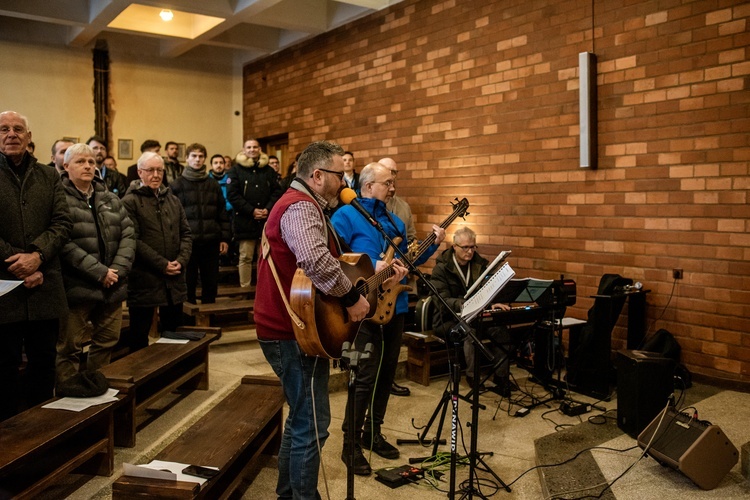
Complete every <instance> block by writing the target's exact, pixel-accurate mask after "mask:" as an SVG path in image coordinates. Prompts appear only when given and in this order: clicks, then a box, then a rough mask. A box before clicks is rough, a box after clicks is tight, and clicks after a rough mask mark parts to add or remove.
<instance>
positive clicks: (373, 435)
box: [331, 163, 445, 476]
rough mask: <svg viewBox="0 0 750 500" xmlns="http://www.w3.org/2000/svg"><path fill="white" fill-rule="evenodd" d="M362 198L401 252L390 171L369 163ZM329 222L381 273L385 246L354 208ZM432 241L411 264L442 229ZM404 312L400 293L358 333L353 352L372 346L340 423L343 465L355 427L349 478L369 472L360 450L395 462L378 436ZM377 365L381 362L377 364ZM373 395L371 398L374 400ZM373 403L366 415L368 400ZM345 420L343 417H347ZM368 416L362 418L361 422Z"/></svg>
mask: <svg viewBox="0 0 750 500" xmlns="http://www.w3.org/2000/svg"><path fill="white" fill-rule="evenodd" d="M359 183H360V190H361V193H362V198H360V199H359V200H358V201H359V203H360V204H361V205H362V206H363V207H364V209H365V210H367V211H368V212H369V213H370V214H371V215H372V216H373V218H375V219H376V220H377V221H378V222H379V223H380V225H381V226H382V227H383V229H384V231H385V232H386V233H387V234H388V236H389V237H390V238H391V239H393V238H396V237H399V238H401V240H402V241H401V243H400V244H399V248H400V249H401V251H402V252H404V253H406V251H407V248H406V227H405V225H404V222H403V221H402V220H401V219H400V218H399V217H398V215H396V214H394V213H391V212H389V211H388V210H387V209H386V204H387V203H388V201H389V200H390V199H391V198H392V197H393V195H394V194H395V192H396V187H395V181H394V179H393V174H392V173H391V171H390V170H389V169H388V168H387V167H385V166H384V165H381V164H380V163H370V164H369V165H367V166H366V167H365V168H364V169H362V172H361V173H360V175H359ZM331 222H332V223H333V227H334V228H335V229H336V232H337V233H338V234H339V236H341V239H342V240H344V241H345V242H346V243H347V244H348V245H349V248H351V249H352V251H353V252H357V253H365V254H367V255H368V256H369V257H370V259H371V260H372V263H373V267H374V268H375V270H376V271H380V270H381V269H383V268H384V267H386V266H387V265H388V263H387V262H386V261H385V260H384V253H385V252H386V251H387V249H388V242H387V241H386V239H385V238H384V237H383V235H382V234H381V233H380V232H379V231H378V230H376V229H375V228H374V227H373V226H372V225H371V224H370V223H369V222H368V221H367V220H366V219H365V218H364V217H363V216H362V214H360V213H359V212H358V211H357V210H356V209H355V208H354V207H353V206H351V205H347V206H344V207H341V208H340V209H339V210H338V211H336V213H335V214H334V215H333V217H332V219H331ZM432 230H433V232H434V233H435V236H436V240H435V243H434V244H433V245H431V246H430V247H429V248H428V249H427V250H426V251H425V252H424V253H423V254H422V255H421V256H420V257H419V258H417V259H416V262H415V263H414V264H416V265H420V264H422V263H423V262H425V261H426V260H427V259H428V258H429V257H430V256H431V255H432V254H433V253H434V252H435V251H436V250H437V249H438V246H439V245H440V243H441V242H442V241H443V238H445V229H443V228H442V227H440V226H432ZM393 269H394V271H395V274H396V275H397V276H398V278H399V279H403V280H404V281H402V282H405V277H406V272H407V269H406V268H405V267H404V266H403V265H402V264H401V263H400V261H399V260H398V259H394V260H393ZM407 310H408V298H407V292H401V293H399V294H398V297H397V299H396V307H395V314H394V315H393V318H392V319H391V320H390V321H389V322H388V323H387V324H385V325H382V326H379V325H376V324H374V323H371V322H369V321H365V322H364V323H362V326H361V328H360V331H359V333H358V334H357V337H356V339H355V340H354V343H355V346H356V348H357V350H359V351H362V350H363V349H364V347H365V345H366V344H368V343H372V344H373V346H374V352H373V354H372V355H371V356H370V358H368V359H364V360H362V361H360V365H359V373H358V374H357V381H356V395H355V398H354V401H348V402H347V406H348V405H349V404H354V422H349V420H348V418H345V419H344V425H343V428H344V429H343V430H344V452H343V454H342V459H343V461H344V462H345V463H347V462H348V460H347V458H349V457H348V449H349V448H348V446H347V445H348V444H349V443H348V435H347V429H349V426H350V425H353V426H354V434H355V439H357V438H358V441H359V442H356V441H355V443H354V444H355V450H354V455H353V456H352V457H351V460H352V464H353V466H354V473H355V474H358V475H361V476H367V475H369V474H370V473H371V472H372V471H371V467H370V464H369V462H368V461H367V459H366V458H365V456H364V454H363V452H362V448H367V449H369V450H372V451H374V452H375V453H376V454H378V455H380V456H381V457H383V458H386V459H389V460H394V459H396V458H398V457H399V451H398V449H397V448H396V447H394V446H393V445H392V444H390V443H389V442H388V441H387V440H386V438H385V436H384V435H383V434H382V433H381V432H380V429H381V426H382V424H383V421H384V419H385V412H386V407H387V406H388V399H389V396H390V394H391V385H392V384H393V378H394V376H395V374H396V367H397V365H398V355H399V352H400V350H401V337H402V334H403V332H404V316H405V314H406V312H407ZM381 360H382V361H381ZM373 394H374V395H373ZM371 400H372V401H373V403H372V406H371V407H370V409H369V411H367V409H368V406H369V403H370V401H371ZM347 415H348V412H347ZM365 417H367V418H365Z"/></svg>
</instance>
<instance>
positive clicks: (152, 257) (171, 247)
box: [122, 151, 193, 352]
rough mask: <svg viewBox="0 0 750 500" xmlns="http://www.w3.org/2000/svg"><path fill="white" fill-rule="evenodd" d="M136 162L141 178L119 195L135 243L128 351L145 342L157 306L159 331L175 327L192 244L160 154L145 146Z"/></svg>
mask: <svg viewBox="0 0 750 500" xmlns="http://www.w3.org/2000/svg"><path fill="white" fill-rule="evenodd" d="M137 166H138V176H139V177H140V181H139V182H138V181H134V182H133V184H131V186H130V189H128V194H126V195H125V197H124V198H123V199H122V203H123V204H124V205H125V208H126V209H127V211H128V215H129V216H130V219H131V220H132V221H133V227H134V229H135V239H136V243H137V244H136V253H135V262H133V269H132V270H131V271H130V278H129V281H128V310H129V311H130V332H129V338H128V344H129V346H130V351H131V352H133V351H137V350H138V349H142V348H144V347H146V346H148V332H149V330H150V329H151V321H152V319H153V317H154V311H155V310H156V308H157V307H158V308H159V324H160V331H166V330H169V331H175V329H176V328H177V327H178V326H181V325H182V323H183V320H182V303H183V302H185V300H186V299H187V284H186V282H185V272H184V271H185V267H186V266H187V263H188V261H189V260H190V253H191V251H192V244H193V240H192V236H191V233H190V225H189V224H188V220H187V217H186V216H185V210H184V209H183V208H182V204H181V203H180V200H179V199H178V198H177V197H176V196H175V195H174V194H172V192H171V191H170V190H169V188H167V187H166V186H164V185H163V184H162V180H163V178H164V160H163V159H162V157H161V156H159V154H158V153H155V152H153V151H146V152H145V153H143V154H142V155H141V157H140V158H138V163H137Z"/></svg>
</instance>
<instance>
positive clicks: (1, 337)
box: [0, 319, 60, 421]
mask: <svg viewBox="0 0 750 500" xmlns="http://www.w3.org/2000/svg"><path fill="white" fill-rule="evenodd" d="M0 330H1V331H2V333H0V380H2V383H1V384H0V421H2V420H5V419H7V418H10V417H12V416H13V415H15V414H17V413H18V412H19V411H20V410H21V409H23V408H27V407H32V406H35V405H38V404H39V403H42V402H44V401H47V400H48V399H50V398H51V397H52V396H53V391H54V388H55V357H56V356H57V349H56V347H55V346H56V345H57V336H58V334H59V330H60V325H59V321H58V320H57V319H49V320H42V321H22V322H18V323H7V324H4V325H0ZM24 351H25V352H26V360H27V363H26V368H25V369H24V374H23V377H21V374H20V373H19V371H18V369H19V367H20V366H21V362H22V359H23V358H22V353H23V352H24Z"/></svg>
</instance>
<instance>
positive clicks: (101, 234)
mask: <svg viewBox="0 0 750 500" xmlns="http://www.w3.org/2000/svg"><path fill="white" fill-rule="evenodd" d="M61 180H62V183H63V187H64V188H65V196H66V198H67V200H68V207H69V209H70V217H71V219H72V221H73V230H72V231H71V233H70V241H69V242H68V243H66V244H65V246H64V247H63V248H62V250H61V251H60V260H61V262H62V272H63V280H64V282H65V294H66V296H67V298H68V305H70V306H75V305H80V304H87V303H95V302H104V303H107V304H114V303H117V302H122V301H123V300H125V298H126V296H127V292H128V274H129V273H130V269H131V267H132V266H133V260H134V259H135V231H134V230H133V223H132V222H131V220H130V218H129V217H128V212H127V210H125V206H124V205H123V204H122V201H120V199H119V198H118V197H117V196H116V195H115V194H114V193H111V192H109V191H107V190H106V189H105V187H104V185H103V183H102V181H100V180H99V179H95V180H94V183H93V185H94V193H93V195H92V196H91V199H90V200H87V199H86V196H85V195H84V194H82V193H81V192H80V191H79V190H78V189H77V188H76V187H75V185H74V184H73V183H72V182H71V180H70V178H69V177H68V174H67V173H65V174H63V176H62V178H61ZM89 202H91V203H92V204H93V207H94V210H95V212H96V220H95V219H94V212H93V211H92V209H91V207H90V206H89ZM102 249H103V250H104V254H102V253H101V250H102ZM110 268H112V269H116V270H117V276H118V281H117V283H115V284H114V285H112V286H111V287H109V288H104V285H102V282H101V280H102V278H104V276H106V275H107V271H108V270H109V269H110Z"/></svg>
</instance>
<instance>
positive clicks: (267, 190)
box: [227, 139, 282, 286]
mask: <svg viewBox="0 0 750 500" xmlns="http://www.w3.org/2000/svg"><path fill="white" fill-rule="evenodd" d="M227 176H228V179H227V196H228V197H229V203H231V204H232V207H233V208H234V219H233V225H234V227H233V230H234V238H235V240H237V241H238V242H239V248H240V262H239V265H238V266H237V268H238V270H239V273H240V285H241V286H250V282H251V280H252V272H253V256H254V255H255V246H256V244H257V242H258V240H259V239H260V235H261V231H263V226H264V224H265V223H266V219H268V213H269V212H270V211H271V209H272V208H273V205H274V203H276V200H278V199H279V198H280V197H281V194H282V190H281V186H280V185H279V182H278V176H277V175H276V171H275V170H274V169H272V168H271V167H269V166H268V155H266V154H265V153H263V152H262V151H261V150H260V145H259V144H258V141H256V140H254V139H250V140H247V141H245V146H244V150H243V151H242V152H240V153H239V154H237V158H236V159H235V165H234V167H232V169H231V170H230V171H229V173H228V174H227Z"/></svg>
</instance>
